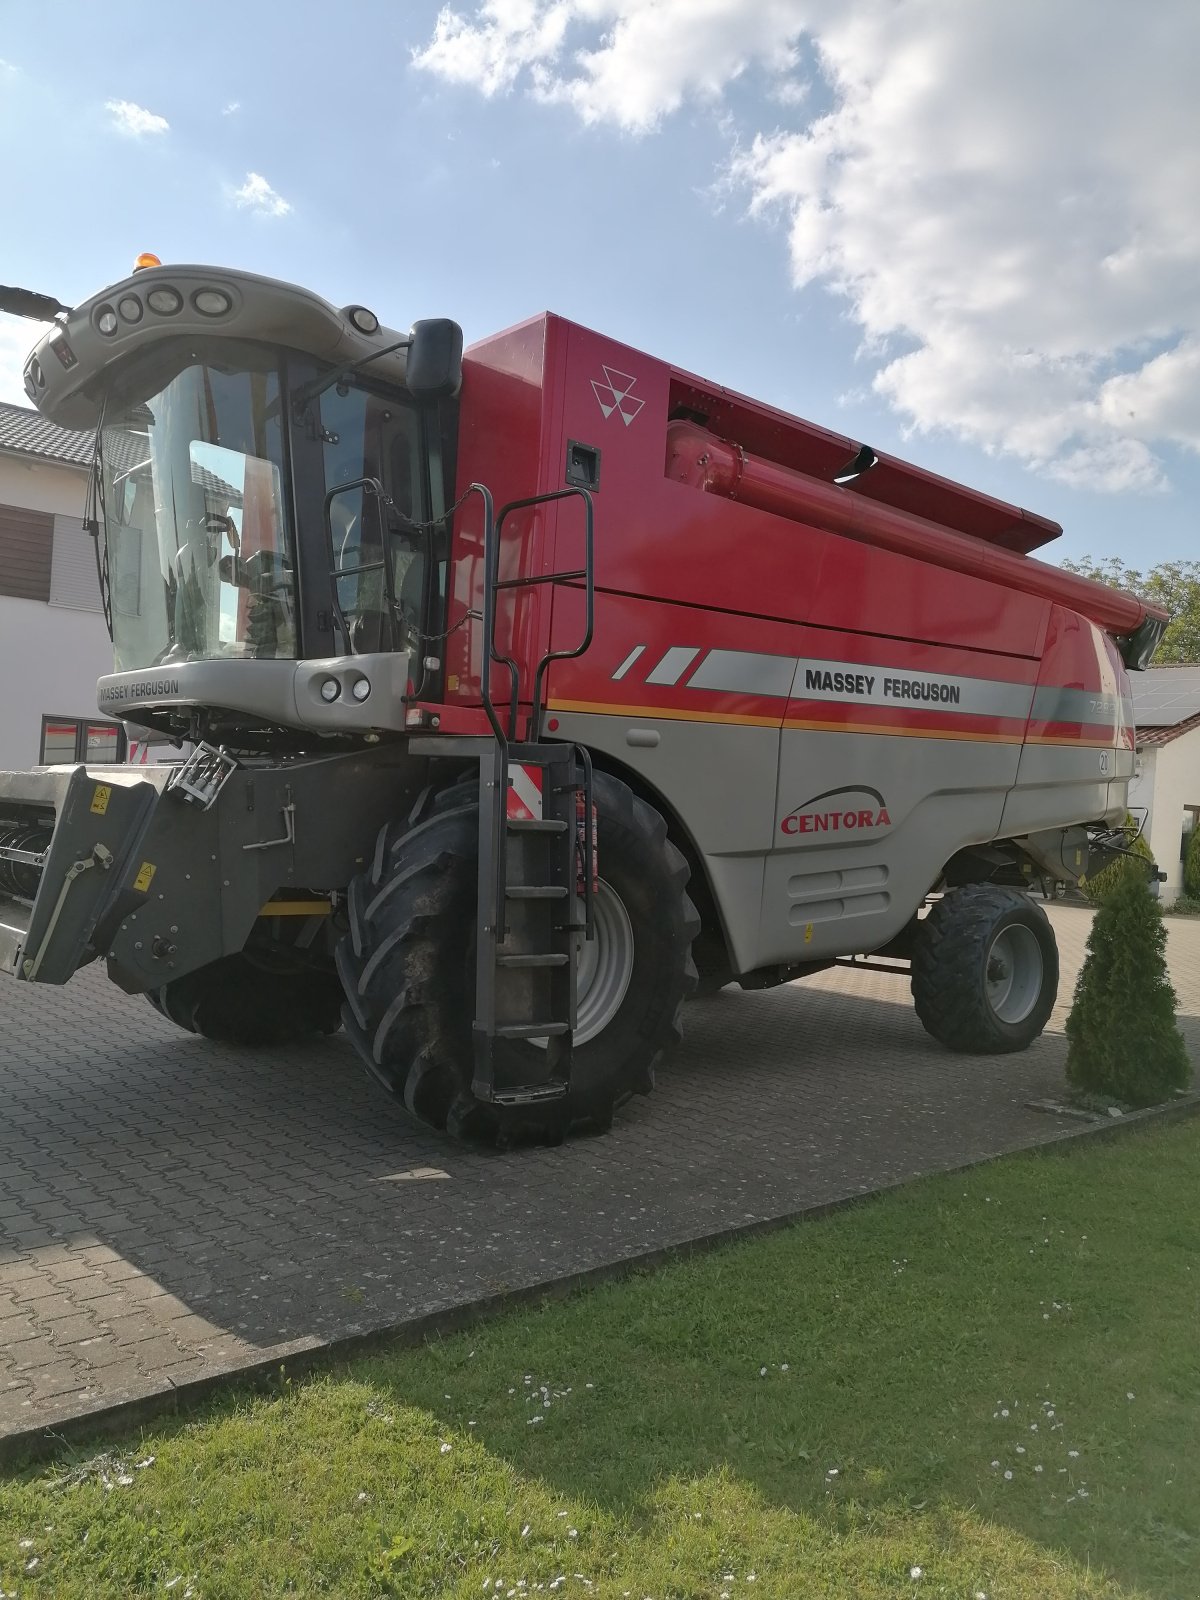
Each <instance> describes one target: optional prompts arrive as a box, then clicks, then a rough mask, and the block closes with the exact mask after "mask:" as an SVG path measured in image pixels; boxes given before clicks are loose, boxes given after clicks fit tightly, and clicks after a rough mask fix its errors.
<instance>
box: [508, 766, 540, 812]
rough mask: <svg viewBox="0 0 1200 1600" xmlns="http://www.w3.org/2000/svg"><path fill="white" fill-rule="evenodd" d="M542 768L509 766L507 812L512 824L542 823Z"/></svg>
mask: <svg viewBox="0 0 1200 1600" xmlns="http://www.w3.org/2000/svg"><path fill="white" fill-rule="evenodd" d="M542 776H543V770H542V768H541V767H526V766H522V765H521V763H520V762H518V761H510V762H509V764H508V795H507V811H508V819H509V821H510V822H540V821H541V817H542Z"/></svg>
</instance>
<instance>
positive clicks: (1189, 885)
mask: <svg viewBox="0 0 1200 1600" xmlns="http://www.w3.org/2000/svg"><path fill="white" fill-rule="evenodd" d="M1183 887H1184V888H1185V889H1186V890H1187V895H1188V899H1189V900H1200V822H1198V823H1197V824H1196V826H1195V827H1194V828H1193V829H1192V832H1191V837H1190V838H1189V839H1188V847H1187V855H1186V856H1184V858H1183Z"/></svg>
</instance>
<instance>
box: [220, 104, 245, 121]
mask: <svg viewBox="0 0 1200 1600" xmlns="http://www.w3.org/2000/svg"><path fill="white" fill-rule="evenodd" d="M241 109H242V102H241V101H240V100H231V101H230V102H229V104H228V105H227V106H224V107H222V109H221V115H222V116H223V117H231V116H232V115H233V114H234V112H235V111H240V110H241Z"/></svg>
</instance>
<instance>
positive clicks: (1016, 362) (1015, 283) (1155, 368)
mask: <svg viewBox="0 0 1200 1600" xmlns="http://www.w3.org/2000/svg"><path fill="white" fill-rule="evenodd" d="M1198 54H1200V8H1198V7H1196V6H1195V5H1192V4H1189V3H1187V0H1174V3H1167V4H1164V5H1162V6H1160V7H1157V8H1150V9H1149V10H1145V9H1143V10H1142V11H1139V12H1138V13H1137V15H1136V16H1135V15H1134V14H1133V13H1132V12H1131V11H1130V10H1129V9H1128V7H1127V6H1126V5H1124V4H1122V3H1121V0H1059V3H1057V4H1056V5H1053V6H1047V5H1046V4H1045V3H1044V0H1009V3H1007V4H1005V5H1003V6H1001V5H993V6H978V5H977V6H952V5H947V4H946V3H945V0H899V3H896V0H840V3H835V0H658V3H657V4H649V3H647V0H485V3H483V4H480V5H478V6H477V8H476V10H475V11H474V13H473V14H472V15H470V16H465V15H463V14H461V13H458V12H455V11H453V10H450V9H446V10H443V11H442V12H441V14H440V15H439V17H438V19H437V23H436V26H435V29H434V33H433V36H432V38H431V39H430V40H429V42H428V44H427V45H426V46H425V47H424V48H423V49H422V50H420V51H418V52H417V53H416V55H415V57H414V60H415V62H416V65H417V66H418V67H420V68H422V69H424V70H426V71H429V72H433V73H436V74H438V75H440V76H441V77H442V78H444V79H446V80H448V81H451V82H456V83H462V84H471V85H474V86H475V87H476V88H477V89H479V90H480V91H481V92H483V93H484V94H489V95H491V94H496V93H498V92H503V91H506V90H511V89H513V88H514V87H524V88H525V89H526V90H527V92H528V93H529V94H530V95H531V96H532V97H534V98H535V99H538V100H540V101H549V102H555V103H560V104H565V105H568V106H570V107H572V108H573V109H574V111H575V112H576V113H577V115H578V116H579V117H580V118H581V120H583V121H584V122H586V123H608V124H611V125H614V126H616V127H618V128H621V129H623V130H626V131H628V132H633V133H642V132H645V131H647V130H650V129H653V128H655V127H657V126H658V125H659V124H660V123H661V122H662V121H663V119H664V118H666V117H668V116H669V115H670V114H671V113H672V112H674V111H675V110H677V109H678V108H679V107H680V106H682V105H684V104H687V103H694V104H700V105H711V106H716V105H718V104H719V102H720V101H721V99H722V97H723V96H724V94H725V92H726V90H727V89H728V88H729V86H730V84H731V83H733V82H734V81H735V80H736V79H738V78H741V77H743V76H745V74H746V73H747V72H748V71H750V70H752V69H753V70H756V71H757V72H759V73H761V74H762V76H763V80H764V87H763V93H762V94H761V95H760V96H759V97H758V104H759V106H760V107H761V114H760V120H759V127H758V129H757V131H754V130H752V131H751V136H750V137H748V138H747V139H746V140H745V142H744V144H743V145H742V146H741V147H740V148H739V149H738V150H737V151H736V152H735V154H734V155H733V157H732V158H731V162H730V168H729V176H730V180H731V182H732V183H733V185H734V186H735V188H740V190H741V192H743V193H744V194H746V195H747V196H748V198H749V202H750V208H751V211H752V212H753V213H754V214H756V215H757V216H759V217H761V218H764V219H776V220H780V221H782V222H783V223H784V224H785V225H786V228H787V237H788V242H789V248H790V255H791V265H792V274H793V278H794V281H795V283H796V286H797V287H798V288H803V287H807V286H810V285H816V286H820V287H823V288H824V289H825V290H827V291H830V292H831V293H833V294H834V295H835V296H837V297H838V298H839V300H840V301H841V302H842V303H843V306H844V309H845V310H847V311H848V312H849V314H850V316H851V318H852V319H853V320H854V322H855V323H856V324H857V326H858V328H859V329H860V332H861V334H862V353H863V356H864V359H865V361H866V362H867V363H868V364H869V365H870V367H871V369H872V371H873V384H874V388H875V391H876V393H877V394H879V395H880V396H881V397H883V398H884V399H885V400H886V401H887V402H888V403H889V404H890V405H891V406H893V407H894V408H895V409H896V410H897V412H898V413H899V414H900V415H901V416H902V417H903V418H904V419H905V421H906V422H907V424H908V425H909V426H910V427H912V428H913V429H916V430H929V431H931V430H938V429H940V430H944V431H947V432H950V433H953V434H955V435H957V436H958V437H960V438H964V439H967V440H970V441H972V442H974V443H976V444H978V445H980V446H982V447H983V448H985V449H987V450H991V451H995V452H1003V453H1006V454H1011V455H1013V456H1015V457H1017V458H1019V459H1020V460H1022V461H1024V462H1026V463H1028V464H1030V465H1032V466H1034V467H1036V468H1037V469H1039V470H1041V471H1044V472H1046V473H1047V474H1050V475H1053V476H1055V477H1058V478H1060V479H1062V480H1064V481H1068V482H1080V483H1082V482H1086V483H1089V484H1090V485H1092V486H1093V487H1104V488H1108V489H1111V490H1116V489H1122V488H1129V489H1146V488H1150V487H1154V486H1156V485H1158V484H1160V483H1161V482H1162V480H1163V469H1162V466H1161V463H1160V461H1159V458H1158V454H1157V452H1158V451H1159V450H1160V449H1161V448H1162V447H1163V446H1164V445H1165V444H1166V443H1168V442H1169V443H1173V444H1179V445H1182V446H1184V447H1187V448H1190V449H1193V450H1197V451H1200V211H1198V210H1197V208H1196V204H1195V195H1196V194H1197V192H1200V97H1198V96H1197V95H1196V94H1195V92H1194V82H1193V77H1194V75H1193V72H1192V63H1193V62H1194V61H1195V59H1196V58H1197V55H1198ZM806 64H809V65H807V66H806ZM817 84H819V87H820V92H819V93H814V92H810V88H812V87H815V86H816V85H817ZM744 99H745V97H744V96H742V97H739V104H741V103H743V102H744ZM720 114H722V115H725V114H728V107H725V108H723V109H722V111H721V113H720ZM742 114H743V115H744V111H743V113H742ZM781 116H782V117H783V118H785V119H786V121H787V122H788V123H789V124H790V126H788V127H786V128H785V129H783V130H780V129H779V128H778V126H773V124H775V123H776V122H777V119H778V118H779V117H781Z"/></svg>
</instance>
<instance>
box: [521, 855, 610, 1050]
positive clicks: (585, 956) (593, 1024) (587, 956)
mask: <svg viewBox="0 0 1200 1600" xmlns="http://www.w3.org/2000/svg"><path fill="white" fill-rule="evenodd" d="M592 913H593V926H594V934H595V936H594V937H593V938H591V939H585V940H584V941H583V942H582V943H581V946H580V950H579V963H578V967H577V969H576V977H575V984H576V1024H575V1033H574V1035H573V1042H574V1043H575V1044H577V1045H580V1044H586V1043H587V1042H588V1040H589V1039H594V1038H595V1037H596V1035H597V1034H598V1033H603V1031H604V1029H605V1028H607V1027H608V1025H609V1023H610V1022H611V1021H612V1020H613V1018H614V1017H615V1016H616V1014H617V1012H618V1011H619V1010H620V1009H621V1002H622V1001H623V1000H624V998H625V995H626V993H627V991H628V989H629V980H630V979H631V978H632V977H633V958H634V942H633V924H632V923H631V922H630V920H629V913H628V911H626V909H625V904H624V902H623V901H622V899H621V897H620V895H619V894H618V893H617V892H616V890H615V889H613V888H611V887H610V886H609V884H607V883H606V882H605V881H604V879H603V878H601V879H600V881H599V883H598V884H597V886H596V894H595V898H594V899H593V901H592ZM546 1042H547V1041H546V1040H545V1039H532V1040H530V1043H531V1044H536V1045H538V1046H539V1047H540V1048H541V1049H545V1047H546Z"/></svg>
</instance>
